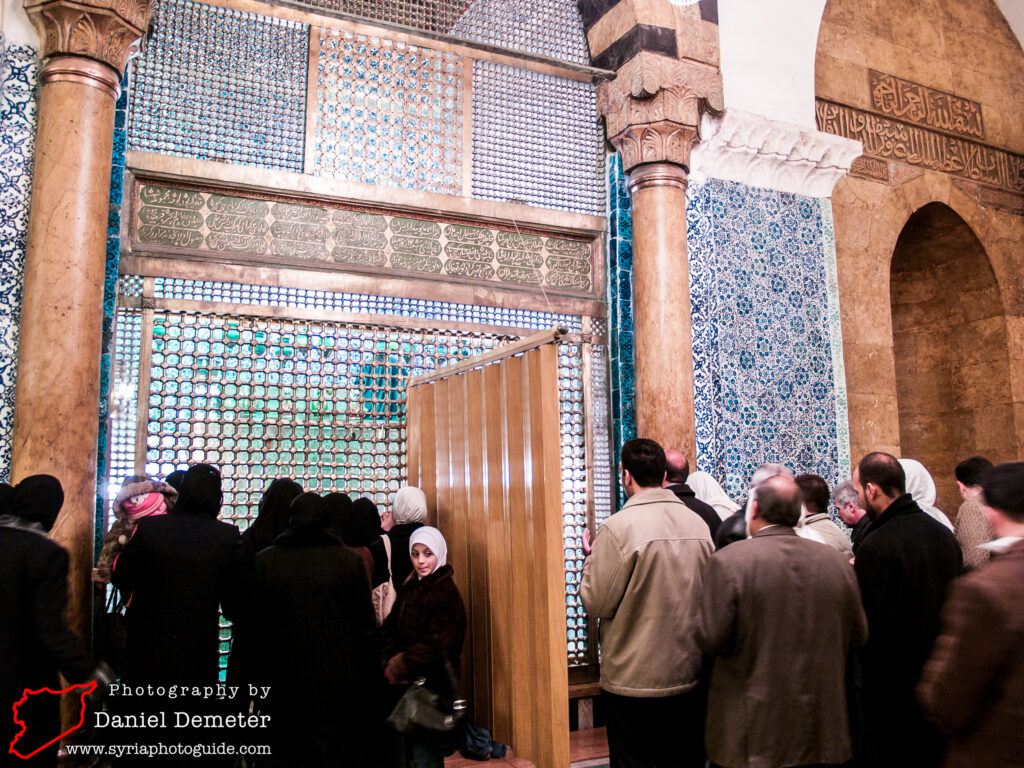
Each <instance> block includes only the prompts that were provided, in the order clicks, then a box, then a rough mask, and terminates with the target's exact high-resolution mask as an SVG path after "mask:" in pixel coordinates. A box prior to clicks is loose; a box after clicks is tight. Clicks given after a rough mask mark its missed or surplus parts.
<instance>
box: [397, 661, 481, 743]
mask: <svg viewBox="0 0 1024 768" xmlns="http://www.w3.org/2000/svg"><path fill="white" fill-rule="evenodd" d="M444 666H445V670H447V672H448V679H449V680H450V681H451V689H452V694H453V695H454V697H455V698H454V700H453V701H448V700H447V699H446V698H445V697H443V696H441V695H440V694H438V693H436V692H434V691H432V690H430V689H429V688H427V685H426V683H427V681H426V678H423V677H420V678H417V679H416V680H415V681H414V682H413V684H412V685H410V686H409V687H408V688H406V689H405V693H403V694H402V698H400V699H399V700H398V703H397V704H396V705H395V708H394V709H393V710H392V711H391V714H390V715H388V722H389V723H391V726H392V727H393V728H394V729H395V730H396V731H398V732H399V733H401V734H404V735H406V736H409V737H411V738H413V739H415V740H416V741H420V742H423V743H424V744H427V745H429V746H430V747H432V748H434V749H437V750H438V751H441V752H443V753H444V754H445V755H450V754H452V753H453V752H455V749H456V747H457V746H458V739H459V724H460V723H461V721H462V718H463V717H464V716H465V714H466V700H465V699H460V698H458V696H459V693H458V691H459V682H458V680H457V679H456V677H455V671H454V670H453V669H452V665H451V664H450V663H449V662H448V660H447V659H446V660H445V663H444Z"/></svg>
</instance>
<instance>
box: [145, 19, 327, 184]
mask: <svg viewBox="0 0 1024 768" xmlns="http://www.w3.org/2000/svg"><path fill="white" fill-rule="evenodd" d="M308 57H309V28H308V27H307V26H306V25H304V24H299V23H297V22H293V21H286V20H283V19H276V18H270V17H266V16H259V15H257V14H254V13H245V12H242V11H235V10H231V9H228V8H218V7H215V6H209V5H201V4H199V3H194V2H190V1H189V0H160V2H159V3H157V4H156V5H155V8H154V12H153V32H152V34H151V35H150V36H149V38H148V39H147V41H146V45H145V49H144V51H143V54H142V56H141V57H140V58H139V60H138V62H137V63H136V64H135V66H134V77H133V82H132V86H131V122H130V125H129V128H128V148H129V149H132V150H143V151H147V152H160V153H163V154H167V155H181V156H184V157H192V158H197V159H200V160H221V161H225V162H229V163H240V164H242V165H251V166H257V167H260V168H271V169H281V170H291V171H302V168H303V157H304V152H305V135H306V80H307V74H308V66H309V65H308Z"/></svg>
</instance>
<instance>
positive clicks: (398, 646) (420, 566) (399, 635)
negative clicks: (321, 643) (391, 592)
mask: <svg viewBox="0 0 1024 768" xmlns="http://www.w3.org/2000/svg"><path fill="white" fill-rule="evenodd" d="M396 554H397V553H396ZM409 557H410V560H411V561H412V568H413V572H412V576H411V577H410V578H409V580H408V581H406V582H405V584H404V585H403V586H402V588H401V589H400V590H399V592H398V601H397V602H396V603H395V607H394V608H393V609H392V611H391V613H390V614H388V617H387V619H385V621H384V626H383V628H382V630H381V648H382V650H383V652H384V658H385V659H386V660H387V661H386V664H385V669H384V676H385V677H387V679H388V682H389V683H390V684H391V693H392V694H393V698H394V701H396V702H397V701H398V699H399V698H400V697H401V695H402V693H404V692H405V689H406V688H407V687H408V686H409V684H410V683H411V682H412V681H413V680H416V679H417V678H420V677H423V678H426V683H425V685H426V687H427V688H428V689H429V690H431V691H433V692H435V693H437V694H439V695H440V696H441V697H443V698H445V699H447V700H448V701H453V700H454V698H455V694H456V692H455V691H454V690H453V689H452V681H451V676H450V675H449V674H448V667H447V666H446V663H447V665H450V667H451V669H452V670H453V672H454V674H455V677H456V679H457V678H458V675H459V660H460V659H461V657H462V643H463V641H464V640H465V637H466V606H465V604H464V603H463V602H462V595H460V594H459V590H458V587H456V586H455V581H454V580H453V579H452V567H451V566H450V565H448V564H447V560H448V545H447V543H446V542H445V540H444V536H443V535H442V534H441V532H440V531H439V530H437V528H433V527H431V526H429V525H425V526H422V527H421V528H417V529H416V530H415V531H413V533H412V536H411V537H410V538H409ZM396 559H397V558H396ZM403 744H404V752H405V765H406V766H408V768H413V766H415V767H416V768H420V767H421V766H422V767H423V768H442V766H443V765H444V758H445V755H444V754H443V753H442V752H441V751H440V750H438V749H437V748H436V747H435V746H433V745H430V744H426V743H424V742H421V741H417V740H416V738H415V737H414V736H410V735H409V734H405V736H404V738H403Z"/></svg>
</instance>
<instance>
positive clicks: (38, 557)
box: [0, 475, 96, 766]
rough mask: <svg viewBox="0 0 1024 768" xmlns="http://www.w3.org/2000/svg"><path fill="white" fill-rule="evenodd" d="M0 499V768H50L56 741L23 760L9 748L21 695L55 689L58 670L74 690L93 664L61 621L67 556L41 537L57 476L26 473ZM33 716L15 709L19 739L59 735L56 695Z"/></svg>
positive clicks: (54, 508)
mask: <svg viewBox="0 0 1024 768" xmlns="http://www.w3.org/2000/svg"><path fill="white" fill-rule="evenodd" d="M0 493H2V498H0V715H2V716H0V765H3V766H7V765H37V764H38V765H51V766H52V765H55V764H56V760H57V746H58V745H57V743H54V744H53V745H52V747H50V748H48V749H46V750H44V751H42V752H40V753H38V754H36V755H35V756H34V757H33V758H32V759H31V760H30V761H29V762H25V761H24V760H21V759H20V758H17V757H15V756H14V755H12V754H9V752H8V750H9V747H10V744H11V741H12V740H13V739H14V735H15V733H16V731H17V730H19V729H16V727H15V723H14V718H13V712H12V707H13V705H14V703H15V702H16V701H18V700H20V699H21V698H22V695H23V692H24V691H25V690H26V689H27V690H33V691H35V690H40V689H42V688H50V689H51V690H54V691H56V690H59V685H58V679H57V671H58V670H60V672H61V673H62V674H63V675H64V677H65V678H67V679H68V680H69V681H70V682H71V683H73V684H75V683H83V682H85V681H87V680H88V679H89V678H91V677H92V676H93V675H94V673H95V668H96V664H95V663H94V662H93V660H92V659H91V658H89V655H88V654H87V653H86V651H85V646H84V645H83V644H82V641H81V640H80V639H79V638H78V636H77V635H75V633H74V632H72V631H71V630H70V629H69V628H68V626H67V624H66V623H65V622H64V609H65V605H66V603H67V587H68V585H67V578H68V553H67V552H65V551H64V549H63V548H61V547H60V546H59V545H57V544H56V543H55V542H53V541H52V540H51V539H50V538H49V536H47V533H48V532H49V531H50V529H51V528H52V527H53V524H54V522H55V521H56V519H57V513H58V512H59V511H60V508H61V506H62V505H63V504H64V491H63V489H62V488H61V485H60V482H59V481H58V480H57V479H56V478H54V477H51V476H49V475H33V476H32V477H27V478H25V479H24V480H22V481H21V482H20V483H18V486H17V487H16V488H15V489H13V490H12V489H11V487H10V486H8V485H6V484H4V485H3V486H2V488H0ZM23 706H24V705H23ZM28 706H31V707H34V703H33V704H28ZM33 714H34V715H35V716H33V717H29V716H28V715H27V714H26V713H25V712H22V711H21V708H19V715H21V716H22V719H23V722H25V723H26V725H27V730H26V732H25V735H24V736H23V737H22V738H23V739H25V740H26V741H28V740H30V739H32V738H39V737H40V736H42V737H43V738H47V736H46V734H48V733H51V732H52V735H53V736H56V735H57V734H59V733H60V709H59V703H58V698H57V697H56V696H52V697H47V699H46V700H41V699H40V704H39V706H38V707H37V708H34V709H33ZM40 718H41V719H42V720H43V722H40ZM39 743H40V744H43V743H45V741H41V742H39ZM19 744H20V748H21V749H23V750H26V752H29V751H31V748H30V747H29V746H28V745H27V744H24V743H21V740H19Z"/></svg>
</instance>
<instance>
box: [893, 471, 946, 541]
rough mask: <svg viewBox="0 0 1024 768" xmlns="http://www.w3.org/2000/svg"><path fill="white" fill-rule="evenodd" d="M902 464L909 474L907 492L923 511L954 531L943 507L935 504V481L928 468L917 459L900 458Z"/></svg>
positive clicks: (905, 472)
mask: <svg viewBox="0 0 1024 768" xmlns="http://www.w3.org/2000/svg"><path fill="white" fill-rule="evenodd" d="M900 466H902V467H903V472H904V474H905V475H906V476H907V493H909V494H910V496H911V498H912V499H913V500H914V501H915V502H917V506H919V507H920V508H921V511H922V512H924V513H925V514H927V515H930V516H931V517H934V518H935V519H936V520H938V521H939V522H940V523H942V524H943V525H944V526H946V527H947V528H949V530H951V531H952V530H953V523H951V522H950V521H949V518H948V517H946V515H945V514H944V513H943V512H942V510H941V509H939V508H938V507H936V506H935V481H934V480H933V479H932V476H931V474H929V472H928V470H927V469H925V468H924V464H922V463H921V462H920V461H918V460H917V459H900Z"/></svg>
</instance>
